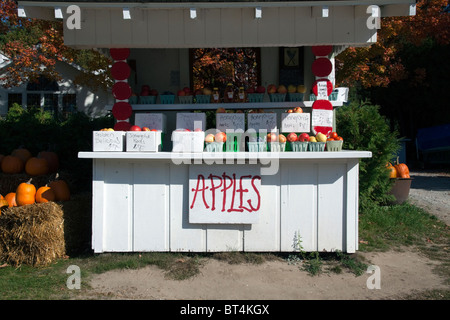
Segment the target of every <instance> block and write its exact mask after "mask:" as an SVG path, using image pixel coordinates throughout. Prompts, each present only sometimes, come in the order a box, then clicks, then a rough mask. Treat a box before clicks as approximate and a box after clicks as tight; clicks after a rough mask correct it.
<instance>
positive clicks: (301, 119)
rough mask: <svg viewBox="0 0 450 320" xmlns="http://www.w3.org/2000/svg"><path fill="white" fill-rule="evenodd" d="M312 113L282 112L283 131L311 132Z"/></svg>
mask: <svg viewBox="0 0 450 320" xmlns="http://www.w3.org/2000/svg"><path fill="white" fill-rule="evenodd" d="M310 124H311V114H310V113H282V114H281V132H310V131H311V125H310Z"/></svg>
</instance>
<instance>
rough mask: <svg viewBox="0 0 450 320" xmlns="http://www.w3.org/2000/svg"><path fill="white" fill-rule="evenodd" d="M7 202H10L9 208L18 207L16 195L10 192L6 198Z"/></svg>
mask: <svg viewBox="0 0 450 320" xmlns="http://www.w3.org/2000/svg"><path fill="white" fill-rule="evenodd" d="M5 200H6V201H8V207H9V208H11V207H17V203H16V193H15V192H10V193H8V194H7V195H6V196H5Z"/></svg>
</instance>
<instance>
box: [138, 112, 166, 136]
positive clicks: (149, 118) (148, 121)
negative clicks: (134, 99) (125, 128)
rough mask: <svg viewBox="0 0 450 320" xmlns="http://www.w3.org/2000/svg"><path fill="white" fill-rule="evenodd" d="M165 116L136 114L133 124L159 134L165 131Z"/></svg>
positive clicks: (161, 114)
mask: <svg viewBox="0 0 450 320" xmlns="http://www.w3.org/2000/svg"><path fill="white" fill-rule="evenodd" d="M166 122H167V120H166V115H165V114H164V113H136V114H135V116H134V123H135V124H136V125H137V126H140V127H141V128H143V127H147V128H149V129H151V130H153V129H155V130H158V131H161V132H165V131H166Z"/></svg>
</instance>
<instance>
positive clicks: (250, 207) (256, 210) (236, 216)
mask: <svg viewBox="0 0 450 320" xmlns="http://www.w3.org/2000/svg"><path fill="white" fill-rule="evenodd" d="M261 202H262V201H261V176H260V166H259V165H241V166H234V165H233V166H227V167H226V168H224V166H221V165H209V166H190V167H189V223H214V224H221V223H228V224H250V223H256V222H258V218H259V215H260V214H261Z"/></svg>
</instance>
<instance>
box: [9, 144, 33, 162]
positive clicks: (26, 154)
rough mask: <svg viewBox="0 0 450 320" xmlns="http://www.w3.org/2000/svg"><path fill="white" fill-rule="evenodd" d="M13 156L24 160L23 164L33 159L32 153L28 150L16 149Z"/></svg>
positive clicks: (12, 153)
mask: <svg viewBox="0 0 450 320" xmlns="http://www.w3.org/2000/svg"><path fill="white" fill-rule="evenodd" d="M11 155H12V156H16V157H19V158H20V159H22V161H23V163H26V162H27V160H28V159H30V158H31V157H32V154H31V152H30V151H28V149H25V148H22V147H19V148H17V149H14V150H13V151H12V152H11Z"/></svg>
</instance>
